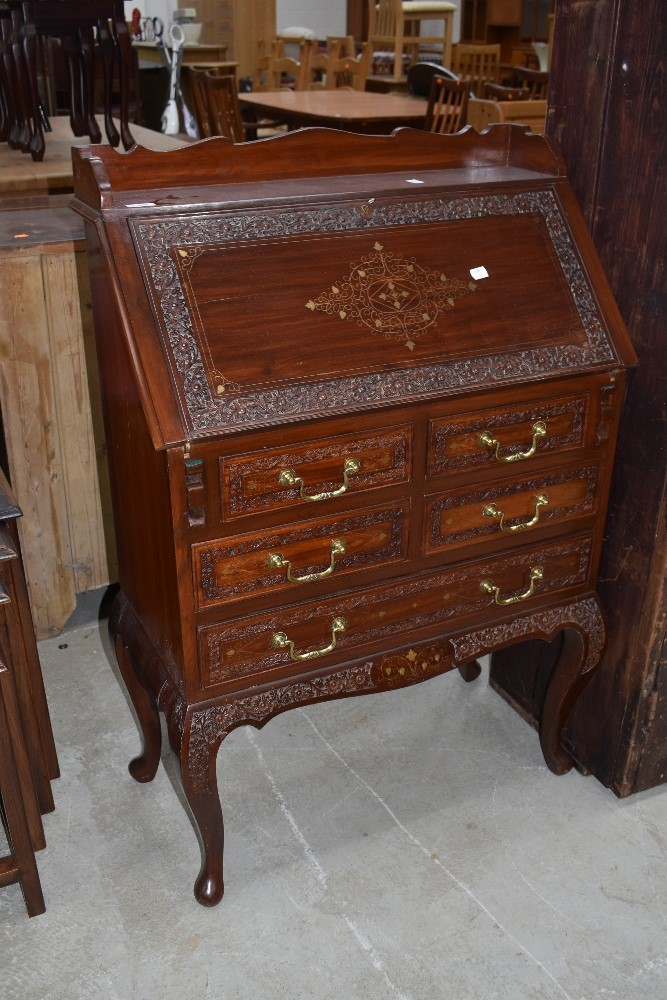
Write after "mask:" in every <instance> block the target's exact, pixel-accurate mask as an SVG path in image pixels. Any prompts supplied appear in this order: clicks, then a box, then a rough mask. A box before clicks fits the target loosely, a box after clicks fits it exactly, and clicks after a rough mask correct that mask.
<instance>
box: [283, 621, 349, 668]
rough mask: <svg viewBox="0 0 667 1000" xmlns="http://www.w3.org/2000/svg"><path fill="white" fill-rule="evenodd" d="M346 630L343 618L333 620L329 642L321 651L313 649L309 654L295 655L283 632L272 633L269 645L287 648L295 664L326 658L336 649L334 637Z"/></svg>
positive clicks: (289, 640)
mask: <svg viewBox="0 0 667 1000" xmlns="http://www.w3.org/2000/svg"><path fill="white" fill-rule="evenodd" d="M346 628H347V622H346V621H345V619H344V618H334V620H333V621H332V622H331V642H330V643H329V645H328V646H325V647H324V648H323V649H313V650H311V651H310V652H309V653H295V652H294V643H293V642H292V640H291V639H288V638H287V636H286V635H285V633H284V632H274V633H273V635H272V636H271V645H272V646H274V647H275V648H276V649H286V648H287V647H288V646H289V655H290V656H291V658H292V659H293V660H296V661H297V663H298V662H300V661H301V660H314V659H316V658H317V657H318V656H326V654H327V653H330V652H331V651H332V650H334V649H335V648H336V636H337V635H338V633H339V632H344V631H345V629H346Z"/></svg>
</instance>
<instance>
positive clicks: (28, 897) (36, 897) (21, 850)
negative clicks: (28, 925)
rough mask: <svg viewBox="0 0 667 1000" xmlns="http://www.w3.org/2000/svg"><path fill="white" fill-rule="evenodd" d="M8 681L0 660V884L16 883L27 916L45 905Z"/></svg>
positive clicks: (18, 725) (36, 913) (18, 722)
mask: <svg viewBox="0 0 667 1000" xmlns="http://www.w3.org/2000/svg"><path fill="white" fill-rule="evenodd" d="M11 684H12V677H11V674H10V673H9V671H8V670H7V667H6V666H5V665H4V664H3V663H0V798H1V800H2V812H3V820H4V825H5V829H6V833H7V840H8V841H9V845H10V850H11V854H10V855H9V856H7V857H4V858H0V886H6V885H13V884H14V883H15V882H18V883H19V885H20V886H21V891H22V893H23V898H24V900H25V905H26V909H27V911H28V916H29V917H35V916H37V915H38V914H39V913H44V910H45V909H46V907H45V905H44V895H43V893H42V886H41V882H40V879H39V872H38V871H37V863H36V861H35V854H34V851H33V848H32V844H31V842H30V832H29V830H28V822H27V819H26V814H25V809H24V805H23V796H22V790H21V785H20V782H19V777H18V771H17V768H16V758H15V747H16V745H17V741H19V740H20V739H21V738H22V737H21V722H20V718H18V716H14V712H13V710H12V709H11V698H8V697H7V695H8V694H9V692H10V686H11ZM8 708H9V712H8ZM13 716H14V717H13Z"/></svg>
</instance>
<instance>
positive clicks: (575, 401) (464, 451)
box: [427, 394, 590, 476]
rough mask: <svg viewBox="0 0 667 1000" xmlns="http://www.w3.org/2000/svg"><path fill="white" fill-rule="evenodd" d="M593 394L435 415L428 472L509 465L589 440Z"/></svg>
mask: <svg viewBox="0 0 667 1000" xmlns="http://www.w3.org/2000/svg"><path fill="white" fill-rule="evenodd" d="M589 405H590V395H589V394H582V395H581V396H574V397H568V398H565V399H556V400H553V399H552V400H549V401H547V402H545V403H542V404H540V403H534V404H531V405H529V406H528V405H526V406H516V405H515V406H511V407H509V406H508V407H500V408H498V409H493V410H479V411H477V412H473V413H467V414H465V413H464V414H462V415H459V416H456V417H446V418H442V419H439V420H432V421H431V422H430V425H429V445H428V465H427V470H428V475H429V476H439V475H442V474H443V473H448V472H449V473H454V472H464V471H466V470H469V469H478V468H496V469H498V468H501V467H502V468H508V467H509V465H515V466H516V463H517V462H523V461H529V460H530V459H532V458H534V457H540V456H542V455H554V454H555V453H561V452H567V451H571V450H573V449H574V448H581V447H582V446H583V444H584V431H585V425H586V416H587V412H588V407H589Z"/></svg>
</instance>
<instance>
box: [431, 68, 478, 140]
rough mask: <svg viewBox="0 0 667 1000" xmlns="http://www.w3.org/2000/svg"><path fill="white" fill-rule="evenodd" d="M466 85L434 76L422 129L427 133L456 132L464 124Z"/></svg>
mask: <svg viewBox="0 0 667 1000" xmlns="http://www.w3.org/2000/svg"><path fill="white" fill-rule="evenodd" d="M467 108H468V84H467V83H466V82H465V81H464V80H450V79H449V77H446V76H434V77H433V81H432V83H431V93H430V94H429V99H428V108H427V109H426V120H425V123H424V128H425V129H426V131H427V132H440V133H451V132H458V131H459V130H460V129H462V128H463V126H464V125H465V124H466V113H467Z"/></svg>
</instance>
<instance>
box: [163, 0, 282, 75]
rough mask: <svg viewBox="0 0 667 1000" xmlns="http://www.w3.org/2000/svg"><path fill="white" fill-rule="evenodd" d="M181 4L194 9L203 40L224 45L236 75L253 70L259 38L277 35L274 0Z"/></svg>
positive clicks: (207, 0)
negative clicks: (235, 67) (237, 67)
mask: <svg viewBox="0 0 667 1000" xmlns="http://www.w3.org/2000/svg"><path fill="white" fill-rule="evenodd" d="M180 6H185V7H194V8H195V10H196V11H197V20H198V21H200V22H201V24H202V25H203V28H202V36H201V41H202V43H205V44H206V45H221V46H224V48H225V50H226V56H225V58H227V59H232V60H233V61H234V62H236V63H238V66H239V69H238V75H239V76H247V75H252V74H253V73H254V72H255V68H256V66H257V43H258V41H259V40H261V39H264V40H267V39H272V38H275V36H276V0H254V2H253V3H247V0H192V3H190V0H188V3H184V4H181V5H180ZM186 51H187V50H186Z"/></svg>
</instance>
